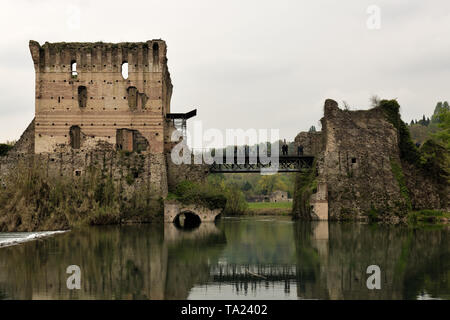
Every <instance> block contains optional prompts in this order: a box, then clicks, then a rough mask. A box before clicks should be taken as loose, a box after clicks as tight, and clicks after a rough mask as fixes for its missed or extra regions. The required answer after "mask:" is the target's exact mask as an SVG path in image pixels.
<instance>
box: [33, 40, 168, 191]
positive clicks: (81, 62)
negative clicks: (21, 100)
mask: <svg viewBox="0 0 450 320" xmlns="http://www.w3.org/2000/svg"><path fill="white" fill-rule="evenodd" d="M30 51H31V55H32V58H33V62H34V68H35V71H36V89H35V91H36V97H35V108H36V111H35V120H34V153H35V154H39V155H48V157H53V155H55V154H59V155H60V158H61V159H63V158H64V156H66V155H67V156H68V155H69V154H70V156H71V157H73V155H74V154H75V155H79V157H80V158H81V155H82V154H92V153H95V152H96V151H98V150H101V149H103V150H104V149H109V150H124V151H131V152H135V151H136V152H139V153H141V154H144V155H146V157H145V159H147V160H146V161H148V163H149V168H150V167H151V168H150V169H148V171H149V173H148V175H149V176H150V175H151V176H152V179H153V180H154V179H156V180H157V181H155V186H156V188H158V189H159V190H160V191H161V192H162V194H165V193H167V167H166V160H165V159H166V158H165V156H164V153H165V152H168V150H169V149H170V146H171V143H170V141H167V139H168V138H167V137H170V132H171V130H174V128H173V125H172V121H171V120H168V119H167V118H166V115H167V114H168V113H170V99H171V95H172V83H171V79H170V74H169V71H168V68H167V58H166V43H165V42H164V41H162V40H152V41H147V42H137V43H128V42H127V43H117V44H115V43H102V42H97V43H64V42H62V43H48V42H46V43H45V44H44V45H43V46H40V45H39V43H38V42H36V41H30ZM127 68H128V75H126V74H123V71H125V70H126V69H127ZM165 140H166V141H165ZM51 160H54V159H51ZM71 161H72V162H73V160H71ZM77 172H79V171H77Z"/></svg>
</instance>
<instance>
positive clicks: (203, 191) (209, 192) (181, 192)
mask: <svg viewBox="0 0 450 320" xmlns="http://www.w3.org/2000/svg"><path fill="white" fill-rule="evenodd" d="M167 199H169V200H170V199H175V200H178V201H179V202H181V203H184V204H200V205H204V206H206V207H207V208H209V209H211V210H213V209H223V214H225V215H240V214H243V213H244V212H245V211H246V209H247V202H246V201H245V197H244V195H243V193H242V192H241V191H240V190H239V189H238V188H233V187H231V186H228V185H225V184H221V185H218V184H214V183H210V182H206V183H204V184H200V183H196V182H192V181H187V180H186V181H182V182H180V183H179V184H178V185H177V187H176V188H175V190H173V192H172V193H170V194H169V196H168V197H167Z"/></svg>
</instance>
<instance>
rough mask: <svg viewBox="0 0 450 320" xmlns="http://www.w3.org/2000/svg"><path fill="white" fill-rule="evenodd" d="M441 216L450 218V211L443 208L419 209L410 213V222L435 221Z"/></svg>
mask: <svg viewBox="0 0 450 320" xmlns="http://www.w3.org/2000/svg"><path fill="white" fill-rule="evenodd" d="M441 218H447V219H450V212H445V211H443V210H419V211H410V212H409V213H408V222H410V223H418V222H435V221H436V220H438V219H441Z"/></svg>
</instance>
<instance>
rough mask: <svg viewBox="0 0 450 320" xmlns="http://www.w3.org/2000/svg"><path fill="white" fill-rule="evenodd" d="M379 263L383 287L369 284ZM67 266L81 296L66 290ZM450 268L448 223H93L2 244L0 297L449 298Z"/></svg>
mask: <svg viewBox="0 0 450 320" xmlns="http://www.w3.org/2000/svg"><path fill="white" fill-rule="evenodd" d="M7 236H8V237H9V238H10V240H9V241H11V238H15V239H16V240H15V241H21V239H22V240H23V239H26V240H28V238H29V237H32V236H33V235H31V234H8V235H7ZM27 237H28V238H27ZM5 239H6V235H5V234H1V233H0V245H1V243H2V241H3V242H4V244H5V243H6V242H5V241H6V240H5ZM373 264H375V265H378V266H379V267H380V268H381V273H382V280H381V285H382V288H381V290H369V289H367V287H366V279H367V277H368V275H367V274H366V268H367V266H369V265H373ZM69 265H78V266H80V268H81V272H82V279H81V290H68V289H67V287H66V280H67V277H68V276H69V275H68V274H66V268H67V267H68V266H69ZM449 266H450V251H449V230H448V227H447V228H446V227H431V228H428V229H413V228H408V227H404V226H381V225H368V224H358V223H331V222H330V223H327V222H315V223H306V222H292V221H290V220H289V218H279V217H252V218H242V219H239V218H228V219H223V220H221V221H219V222H218V223H217V224H212V223H203V224H201V225H200V227H199V228H198V229H196V230H193V231H180V230H178V229H176V228H175V227H174V226H173V225H171V224H166V225H162V224H161V225H129V226H122V227H120V226H109V227H89V228H85V229H81V230H74V231H71V232H68V233H64V234H57V235H55V236H52V237H47V238H43V239H41V240H40V241H31V242H25V243H23V244H20V245H17V246H9V247H2V248H0V299H449V297H450V282H449V275H450V268H449Z"/></svg>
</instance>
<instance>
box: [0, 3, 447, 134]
mask: <svg viewBox="0 0 450 320" xmlns="http://www.w3.org/2000/svg"><path fill="white" fill-rule="evenodd" d="M370 5H377V6H379V8H380V9H381V28H380V29H379V30H370V29H368V28H367V24H366V22H367V19H368V18H369V15H368V14H367V8H368V7H369V6H370ZM77 11H79V13H80V17H79V22H80V23H79V25H77V18H76V17H77V16H76V13H77ZM0 30H1V37H0V72H1V77H0V115H1V117H0V141H2V142H3V141H6V140H12V139H18V138H19V137H20V134H21V133H22V131H23V130H24V129H25V128H26V126H27V125H28V123H29V122H30V121H31V120H32V118H33V114H34V69H33V64H32V61H31V56H30V53H29V49H28V41H29V40H30V39H33V40H37V41H39V42H40V43H41V44H43V43H44V42H45V41H49V42H57V41H66V42H70V41H105V42H121V41H146V40H150V39H154V38H162V39H164V40H166V41H167V43H168V59H169V69H170V72H171V76H172V82H173V84H174V93H173V97H172V112H185V111H189V110H191V109H192V108H194V107H196V108H197V109H198V116H197V120H201V121H203V126H204V128H218V129H221V130H224V129H226V128H258V129H259V128H279V129H280V134H281V136H282V137H283V138H287V139H293V138H294V137H295V135H296V134H297V132H299V131H302V130H307V129H308V128H309V127H310V126H311V125H316V126H318V121H319V119H320V118H321V116H322V106H323V102H324V100H325V99H326V98H332V99H335V100H337V101H338V102H339V103H341V102H342V101H343V100H345V101H347V103H348V104H350V106H352V107H353V108H368V105H369V98H370V96H371V95H373V94H377V95H379V96H380V97H382V98H397V99H398V101H399V102H400V104H401V106H402V116H403V118H404V120H407V121H410V120H411V118H419V117H421V116H422V114H424V113H425V114H427V115H430V114H431V113H432V112H433V110H434V106H435V105H436V102H437V101H441V100H450V1H448V0H434V1H424V0H409V1H408V0H395V1H394V0H383V1H381V0H380V1H376V0H369V1H366V0H341V1H336V0H334V1H333V0H310V1H300V0H292V1H288V0H277V1H275V0H272V1H262V0H220V1H214V0H199V1H194V0H192V1H188V0H183V1H182V0H178V1H175V0H172V1H170V0H169V1H167V0H164V1H162V0H161V1H156V0H145V1H132V0H128V1H79V0H78V1H77V0H75V1H61V0H51V1H39V2H38V1H25V0H14V1H2V10H1V11H0Z"/></svg>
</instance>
